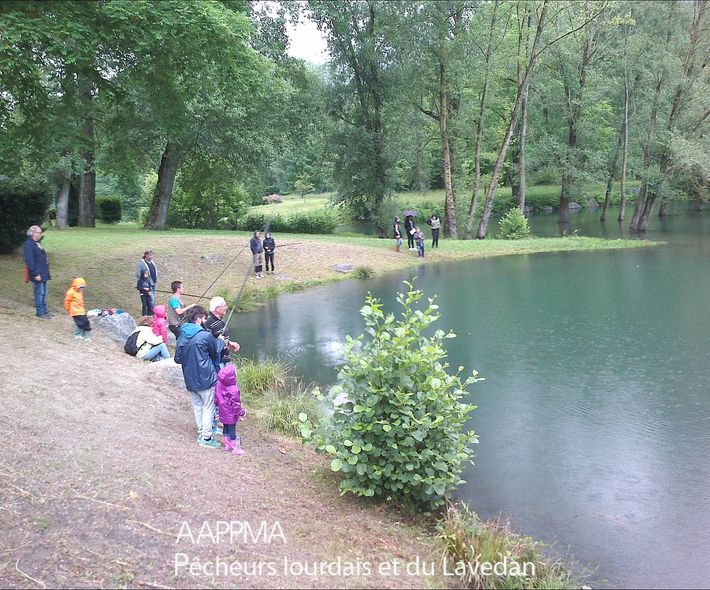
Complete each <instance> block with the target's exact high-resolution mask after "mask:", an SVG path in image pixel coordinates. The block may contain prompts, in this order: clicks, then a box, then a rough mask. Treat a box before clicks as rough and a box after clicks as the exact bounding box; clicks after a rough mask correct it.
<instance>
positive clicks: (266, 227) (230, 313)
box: [224, 215, 273, 336]
mask: <svg viewBox="0 0 710 590" xmlns="http://www.w3.org/2000/svg"><path fill="white" fill-rule="evenodd" d="M272 217H273V215H272V216H271V217H269V219H268V221H267V222H266V225H264V231H263V232H262V233H264V234H266V233H267V232H268V231H269V228H270V227H271V219H272ZM244 247H245V248H246V246H244ZM250 268H251V265H249V267H248V268H247V270H246V272H245V273H244V280H243V281H242V285H241V287H239V292H238V293H237V297H236V298H235V299H234V303H233V304H232V308H231V309H230V310H229V315H227V320H226V321H225V322H224V335H225V336H226V335H227V330H228V329H229V321H230V320H231V319H232V314H234V311H235V310H236V309H237V305H238V304H239V300H240V299H241V298H242V294H243V293H244V287H246V284H247V280H248V279H249V274H250V273H249V270H250Z"/></svg>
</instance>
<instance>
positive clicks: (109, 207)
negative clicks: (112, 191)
mask: <svg viewBox="0 0 710 590" xmlns="http://www.w3.org/2000/svg"><path fill="white" fill-rule="evenodd" d="M96 213H97V215H96V216H97V217H98V218H99V219H100V220H101V221H103V222H105V223H118V222H119V221H121V215H122V212H121V198H120V197H101V198H99V199H96Z"/></svg>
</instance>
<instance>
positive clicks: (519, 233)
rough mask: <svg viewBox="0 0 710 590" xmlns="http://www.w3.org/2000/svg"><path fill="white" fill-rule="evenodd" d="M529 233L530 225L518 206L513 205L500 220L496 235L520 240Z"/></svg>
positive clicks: (506, 238) (505, 238)
mask: <svg viewBox="0 0 710 590" xmlns="http://www.w3.org/2000/svg"><path fill="white" fill-rule="evenodd" d="M529 235H530V225H529V224H528V220H527V218H526V217H525V215H523V212H522V211H521V210H520V208H519V207H513V208H512V209H510V211H508V212H507V213H506V214H505V215H504V216H503V218H502V219H501V220H500V231H499V232H498V237H499V238H502V239H504V240H520V239H522V238H527V237H528V236H529Z"/></svg>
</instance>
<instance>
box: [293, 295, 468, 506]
mask: <svg viewBox="0 0 710 590" xmlns="http://www.w3.org/2000/svg"><path fill="white" fill-rule="evenodd" d="M404 284H405V285H406V286H407V287H408V291H407V292H406V293H398V294H397V301H398V303H399V304H400V305H401V306H402V314H401V317H400V319H399V320H395V317H394V315H393V314H387V315H385V313H384V312H383V310H382V304H381V303H380V301H379V300H377V299H375V298H374V297H372V296H371V295H368V296H367V299H366V302H365V305H364V306H363V307H362V308H361V310H360V314H361V315H362V317H363V318H364V320H365V325H366V329H365V332H366V333H367V334H368V335H369V336H370V337H371V338H372V339H371V340H368V341H365V335H364V334H361V335H360V336H358V337H357V338H351V337H350V336H348V338H347V343H346V346H345V362H346V364H345V366H344V367H343V368H342V369H341V370H340V373H339V376H338V377H339V384H338V385H336V386H335V387H333V388H331V391H330V404H331V406H332V412H333V415H332V419H325V418H324V419H321V420H320V421H319V422H318V423H317V424H315V425H313V422H312V421H311V420H309V419H308V417H307V416H301V417H300V418H301V422H302V426H301V435H302V436H303V438H304V441H305V442H307V443H310V444H313V445H314V446H315V448H316V450H317V451H321V452H325V453H328V454H329V455H330V456H331V457H332V461H331V464H330V467H331V469H332V470H333V471H337V472H341V473H342V474H343V479H342V481H341V482H340V489H341V491H342V492H343V493H346V492H351V493H353V494H356V495H358V496H381V497H384V498H386V499H388V500H396V501H403V502H405V503H409V504H414V505H418V504H424V505H427V506H437V505H439V504H441V503H442V502H443V498H444V495H445V494H446V493H448V492H450V491H452V490H454V489H455V488H456V487H457V486H458V485H459V484H461V483H463V480H461V478H460V475H461V471H462V469H463V464H464V462H466V461H469V460H470V459H471V457H472V456H473V452H472V448H471V445H472V444H473V443H475V442H478V439H477V437H476V434H475V433H474V432H473V431H472V430H466V420H467V418H468V415H469V413H470V412H471V411H472V410H474V409H475V407H476V406H472V405H469V404H465V403H462V402H461V398H462V397H463V396H464V395H466V391H465V390H464V388H465V387H466V386H468V385H470V384H472V383H475V382H476V381H478V380H479V379H478V378H477V373H476V371H474V372H473V374H472V375H471V376H470V377H468V378H467V379H465V380H464V381H462V380H461V378H460V375H461V372H462V371H463V367H459V368H458V371H457V372H456V373H455V374H453V375H450V374H449V373H448V372H447V369H448V367H449V364H448V363H446V362H443V359H445V358H446V350H445V349H444V346H443V341H444V339H446V338H454V337H455V334H454V333H452V332H449V333H448V334H447V333H445V332H444V331H443V330H437V331H436V332H434V334H433V335H432V336H425V335H424V333H425V332H426V331H427V329H428V328H429V326H430V325H431V324H432V323H433V322H435V321H436V320H437V319H438V318H439V313H438V312H437V311H436V310H437V309H438V306H437V305H435V304H434V299H433V298H430V299H429V300H428V301H429V305H428V306H427V307H425V309H422V310H420V309H415V305H416V303H417V302H418V301H419V300H420V299H421V298H422V296H423V293H422V292H421V291H419V290H415V289H414V286H413V284H412V283H409V282H407V281H405V282H404ZM322 398H323V396H321V399H322Z"/></svg>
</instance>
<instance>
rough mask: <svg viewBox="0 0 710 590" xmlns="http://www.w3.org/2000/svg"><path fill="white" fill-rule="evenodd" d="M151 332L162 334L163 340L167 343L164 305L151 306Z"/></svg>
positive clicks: (166, 321) (166, 322)
mask: <svg viewBox="0 0 710 590" xmlns="http://www.w3.org/2000/svg"><path fill="white" fill-rule="evenodd" d="M153 334H155V335H156V336H162V337H163V342H164V343H165V344H167V343H168V320H167V319H166V317H165V306H164V305H156V306H155V307H154V308H153Z"/></svg>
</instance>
